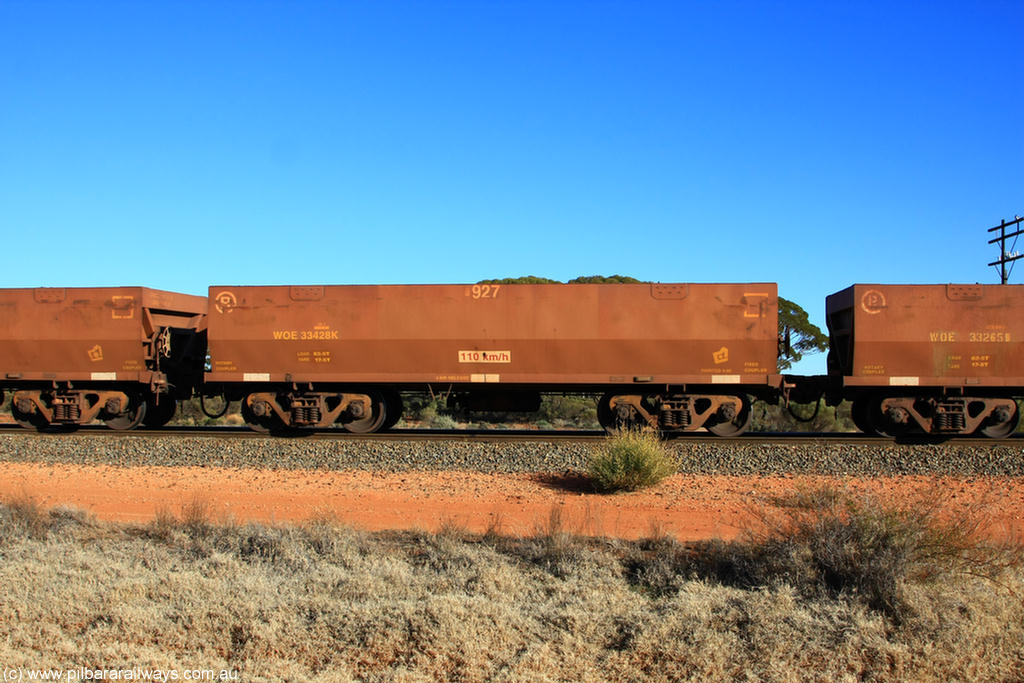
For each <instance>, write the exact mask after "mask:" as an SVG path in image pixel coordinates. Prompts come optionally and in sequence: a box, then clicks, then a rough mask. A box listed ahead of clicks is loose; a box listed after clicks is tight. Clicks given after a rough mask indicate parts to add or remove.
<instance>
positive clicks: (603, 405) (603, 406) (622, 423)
mask: <svg viewBox="0 0 1024 683" xmlns="http://www.w3.org/2000/svg"><path fill="white" fill-rule="evenodd" d="M616 395H617V394H613V393H607V394H605V395H604V396H602V397H601V400H600V401H598V403H597V421H598V423H599V424H600V425H601V426H602V427H604V430H605V431H606V432H608V433H609V434H614V433H615V432H617V431H619V430H620V429H645V428H647V427H648V424H647V421H646V420H644V419H643V418H642V417H640V416H639V415H637V412H636V409H635V408H632V407H630V415H631V417H630V418H628V419H622V418H621V417H620V416H619V415H618V414H616V411H615V409H613V408H612V398H613V397H615V396H616ZM648 408H649V406H648Z"/></svg>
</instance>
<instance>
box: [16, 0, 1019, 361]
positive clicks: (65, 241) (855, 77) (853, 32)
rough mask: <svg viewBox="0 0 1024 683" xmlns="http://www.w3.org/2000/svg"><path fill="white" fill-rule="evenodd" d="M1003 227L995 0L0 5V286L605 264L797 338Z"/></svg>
mask: <svg viewBox="0 0 1024 683" xmlns="http://www.w3.org/2000/svg"><path fill="white" fill-rule="evenodd" d="M1015 213H1024V2H1021V1H1020V0H1008V1H1003V2H999V1H993V2H984V1H981V2H926V1H924V0H922V1H921V2H899V1H897V2H820V3H812V2H730V1H726V2H694V3H686V2H664V3H661V2H639V1H638V2H582V1H581V2H559V1H557V0H551V1H547V2H500V1H497V0H494V1H489V0H478V1H475V2H440V1H437V2H428V1H418V2H369V1H361V2H286V1H283V0H282V1H279V2H254V1H253V2H198V1H196V2H185V1H180V2H157V1H152V2H88V1H75V2H49V1H47V0H0V233H2V235H3V254H4V257H5V258H4V265H3V268H2V269H0V286H6V287H14V286H36V285H57V286H77V285H122V284H123V285H130V284H144V285H149V286H154V287H160V288H165V289H172V290H179V291H184V292H191V293H199V294H204V293H205V291H206V287H207V285H209V284H274V283H339V284H341V283H404V282H414V283H442V282H472V281H477V280H480V279H483V278H490V277H505V276H518V275H528V274H532V275H541V276H546V277H551V278H556V279H560V280H565V279H569V278H572V277H575V276H578V275H591V274H606V275H610V274H614V273H619V274H628V275H632V276H634V277H637V278H640V279H645V280H657V281H663V282H673V281H682V282H686V281H693V282H715V281H774V282H778V283H779V289H780V293H781V294H782V295H783V296H785V297H787V298H789V299H792V300H794V301H796V302H797V303H799V304H801V305H802V306H803V307H804V308H806V309H807V310H808V311H809V312H810V313H811V315H812V320H814V321H816V322H818V323H819V324H822V326H823V317H824V316H823V308H824V303H823V301H824V297H825V296H826V295H827V294H829V293H831V292H834V291H837V290H839V289H841V288H843V287H846V286H847V285H849V284H851V283H853V282H949V281H956V282H996V281H997V279H996V273H995V271H994V269H992V268H988V267H987V266H986V265H985V264H986V263H988V262H989V261H991V260H993V259H994V258H995V256H996V250H995V249H994V248H993V247H990V246H988V245H987V244H986V239H987V235H986V234H985V228H988V227H990V226H992V225H995V224H997V223H998V222H999V220H1000V219H1001V218H1012V217H1013V215H1014V214H1015ZM1012 281H1015V282H1024V267H1022V268H1021V269H1020V270H1019V271H1018V272H1017V273H1015V274H1014V277H1013V278H1012ZM816 363H817V364H816V365H815V364H814V363H812V364H811V365H810V366H807V370H808V371H821V370H822V369H823V367H824V366H823V359H820V358H819V361H817V362H816Z"/></svg>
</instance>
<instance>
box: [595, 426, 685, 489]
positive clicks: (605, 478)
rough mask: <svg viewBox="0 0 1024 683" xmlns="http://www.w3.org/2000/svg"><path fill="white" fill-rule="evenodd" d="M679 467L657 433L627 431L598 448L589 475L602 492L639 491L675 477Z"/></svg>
mask: <svg viewBox="0 0 1024 683" xmlns="http://www.w3.org/2000/svg"><path fill="white" fill-rule="evenodd" d="M678 466H679V464H678V462H677V461H676V459H675V457H674V456H673V455H672V454H671V453H670V452H669V451H668V449H667V448H666V447H665V444H664V443H663V442H662V441H661V439H660V438H658V435H657V434H656V433H655V432H652V431H649V430H641V429H624V430H620V431H618V432H616V433H614V434H611V435H610V436H608V438H607V439H605V440H604V441H603V442H602V443H601V445H600V446H598V447H596V448H595V449H594V454H593V455H592V456H591V459H590V462H589V464H588V467H587V476H588V477H589V479H590V482H591V484H592V485H593V487H594V489H595V490H597V491H600V492H602V493H614V492H616V491H636V490H639V489H642V488H647V487H650V486H654V485H655V484H657V483H658V482H660V481H661V480H663V479H664V478H665V477H668V476H670V475H672V474H674V473H675V472H676V469H677V467H678Z"/></svg>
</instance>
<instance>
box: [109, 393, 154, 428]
mask: <svg viewBox="0 0 1024 683" xmlns="http://www.w3.org/2000/svg"><path fill="white" fill-rule="evenodd" d="M128 400H129V401H130V403H129V405H128V410H126V411H124V412H123V413H118V414H117V415H109V414H107V413H105V415H108V416H107V417H104V418H103V423H104V424H105V425H107V426H108V427H110V428H111V429H116V430H118V431H123V430H126V429H135V428H136V427H138V426H139V425H140V424H141V423H142V420H143V419H145V417H146V402H145V401H144V400H142V399H140V398H138V397H136V396H131V397H129V399H128Z"/></svg>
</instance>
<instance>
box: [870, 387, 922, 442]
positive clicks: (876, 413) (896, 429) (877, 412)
mask: <svg viewBox="0 0 1024 683" xmlns="http://www.w3.org/2000/svg"><path fill="white" fill-rule="evenodd" d="M884 400H885V397H884V396H875V397H872V398H869V399H866V403H865V410H864V415H865V419H866V422H867V425H868V427H869V428H870V430H871V432H872V433H874V434H877V435H878V436H887V437H892V438H898V437H901V436H906V434H907V433H908V432H910V431H911V427H910V424H909V422H908V423H907V424H902V425H901V424H896V423H894V422H893V421H892V420H890V419H888V418H887V417H886V416H885V414H884V413H882V401H884Z"/></svg>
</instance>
